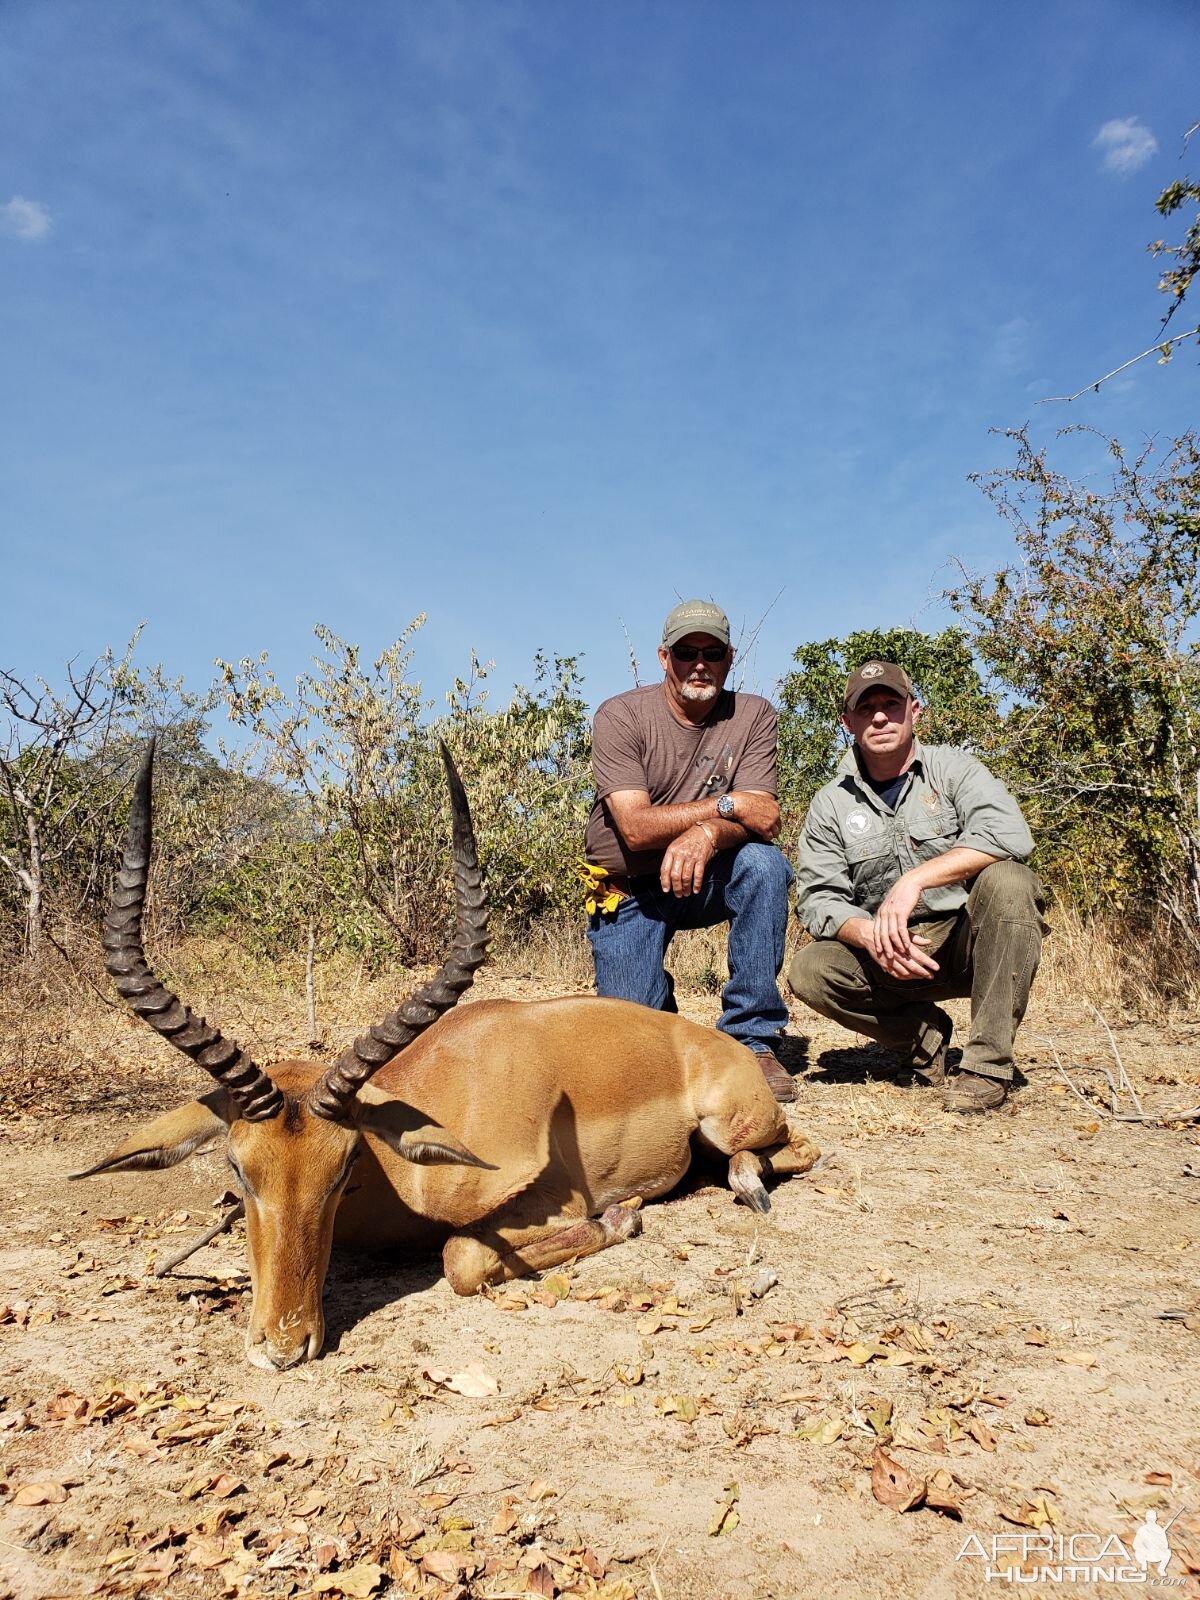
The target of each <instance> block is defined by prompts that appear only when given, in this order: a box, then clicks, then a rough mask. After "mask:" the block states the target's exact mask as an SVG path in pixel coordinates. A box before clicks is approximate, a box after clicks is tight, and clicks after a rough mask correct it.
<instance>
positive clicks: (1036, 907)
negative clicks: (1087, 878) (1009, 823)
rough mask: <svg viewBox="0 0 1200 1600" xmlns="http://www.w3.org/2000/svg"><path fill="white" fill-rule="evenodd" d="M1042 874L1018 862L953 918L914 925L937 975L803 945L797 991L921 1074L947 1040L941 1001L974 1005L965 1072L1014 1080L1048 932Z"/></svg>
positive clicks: (1002, 865) (996, 872)
mask: <svg viewBox="0 0 1200 1600" xmlns="http://www.w3.org/2000/svg"><path fill="white" fill-rule="evenodd" d="M1044 910H1045V900H1044V897H1043V893H1042V885H1041V882H1040V881H1039V879H1038V877H1037V875H1036V874H1035V873H1033V872H1031V871H1030V869H1029V868H1028V867H1024V866H1022V865H1021V864H1020V863H1019V862H1016V861H997V862H994V863H993V864H992V866H990V867H985V868H984V869H983V871H982V872H981V873H980V874H979V876H978V877H977V878H976V879H975V881H974V883H973V884H972V885H971V891H970V893H969V894H968V896H967V903H966V905H965V906H964V907H963V909H962V910H961V911H959V912H958V914H957V915H956V916H953V917H947V918H944V919H942V920H939V921H936V922H922V923H921V924H920V925H919V926H917V925H914V929H913V931H914V932H917V933H921V934H923V935H924V936H925V938H927V939H928V940H929V941H930V946H929V948H930V952H931V954H932V955H933V957H934V959H935V960H936V961H937V963H938V965H939V967H940V968H941V970H940V971H939V972H938V973H937V975H936V976H935V977H932V978H922V979H912V980H909V979H904V978H893V977H890V976H889V975H888V974H887V973H886V972H884V970H883V968H882V967H880V966H879V965H878V964H877V963H876V962H875V961H874V960H873V959H872V958H871V957H870V956H869V955H868V954H867V953H866V951H865V950H856V949H853V948H852V947H851V946H850V945H845V944H842V943H841V942H840V941H839V940H837V939H817V940H815V941H814V942H813V943H812V944H809V945H805V947H804V948H803V949H802V950H800V951H799V952H798V953H797V954H796V956H795V958H794V959H793V961H792V964H791V967H790V968H789V969H788V984H789V986H790V988H791V990H792V993H793V994H794V995H796V996H797V997H798V998H799V999H801V1000H803V1001H804V1002H805V1004H806V1005H809V1006H811V1007H812V1009H813V1010H814V1011H816V1012H819V1013H820V1015H821V1016H823V1017H832V1018H833V1020H834V1021H835V1022H840V1023H842V1024H843V1026H845V1027H847V1028H852V1029H853V1030H854V1032H855V1033H862V1034H865V1035H866V1036H867V1038H868V1039H875V1040H877V1041H878V1043H880V1044H882V1045H886V1046H887V1048H888V1049H889V1050H894V1051H895V1052H896V1054H897V1055H899V1056H901V1057H902V1058H903V1059H904V1060H905V1062H906V1063H908V1064H909V1065H912V1066H916V1067H920V1066H922V1065H924V1064H925V1063H926V1062H927V1061H929V1059H930V1058H931V1057H932V1055H933V1054H934V1052H935V1051H936V1049H937V1046H938V1044H939V1042H940V1039H941V1034H942V1029H943V1024H944V1022H945V1013H944V1012H943V1011H941V1010H939V1008H938V1006H937V1001H939V1000H954V999H966V998H967V997H968V996H969V997H970V1000H971V1036H970V1038H969V1039H968V1040H967V1044H966V1048H965V1049H964V1051H963V1059H962V1067H963V1071H965V1072H977V1073H979V1074H980V1075H981V1076H983V1077H987V1078H1000V1079H1002V1080H1003V1081H1004V1082H1006V1083H1007V1082H1009V1081H1010V1080H1011V1079H1012V1075H1013V1036H1014V1035H1015V1033H1016V1031H1017V1028H1018V1026H1019V1025H1020V1022H1021V1018H1022V1017H1023V1016H1024V1015H1025V1007H1026V1006H1027V1005H1028V1004H1029V990H1030V987H1031V985H1032V983H1033V977H1034V973H1036V971H1037V968H1038V959H1039V957H1040V955H1041V951H1042V937H1043V935H1044V933H1045V932H1046V931H1047V929H1046V923H1045V920H1044V918H1043V916H1042V913H1043V911H1044Z"/></svg>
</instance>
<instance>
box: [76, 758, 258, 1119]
mask: <svg viewBox="0 0 1200 1600" xmlns="http://www.w3.org/2000/svg"><path fill="white" fill-rule="evenodd" d="M154 745H155V740H154V739H151V740H150V743H149V744H148V745H147V747H146V753H145V755H143V757H142V761H141V765H140V766H139V767H138V775H137V782H136V783H135V784H134V787H133V805H132V806H131V807H130V811H129V828H128V830H127V831H126V834H125V843H124V846H123V847H122V851H121V870H120V872H119V873H118V874H117V881H116V884H115V885H114V887H113V896H112V901H111V903H110V904H109V908H108V915H107V916H106V917H105V919H104V934H103V938H102V943H103V945H104V965H105V966H106V967H107V969H108V972H109V975H110V976H111V978H112V980H113V982H114V983H115V985H116V987H117V992H118V993H119V994H120V995H122V996H123V998H124V999H126V1000H127V1001H128V1002H129V1004H130V1005H131V1006H132V1007H133V1009H134V1010H135V1011H136V1012H137V1014H138V1016H139V1017H142V1018H143V1019H144V1020H145V1021H146V1022H148V1023H149V1024H150V1026H151V1027H152V1028H154V1029H155V1030H156V1031H157V1032H159V1033H161V1034H162V1036H163V1038H164V1039H169V1040H170V1041H171V1043H172V1044H173V1045H174V1046H175V1048H176V1049H177V1050H182V1051H183V1053H184V1055H186V1056H191V1058H192V1060H193V1061H195V1062H196V1063H197V1065H198V1066H201V1067H203V1068H204V1070H205V1072H209V1073H211V1074H212V1076H213V1077H214V1078H215V1079H216V1080H217V1082H218V1083H219V1084H220V1085H221V1086H222V1088H224V1089H227V1090H228V1091H229V1093H230V1094H231V1095H232V1096H233V1098H234V1099H235V1100H236V1101H237V1104H238V1107H239V1109H240V1110H241V1113H242V1115H243V1116H244V1117H246V1118H248V1119H249V1120H250V1121H251V1122H261V1121H262V1120H263V1119H264V1118H266V1117H274V1116H277V1115H278V1114H279V1112H280V1111H281V1110H282V1109H283V1095H282V1094H281V1093H280V1091H279V1090H278V1089H277V1088H276V1087H275V1085H274V1084H273V1083H272V1082H271V1080H270V1078H268V1077H267V1075H266V1073H265V1072H263V1071H262V1070H261V1069H260V1068H259V1067H256V1066H255V1064H254V1062H253V1061H251V1060H250V1058H249V1056H248V1055H246V1054H245V1052H244V1051H243V1050H241V1049H240V1048H239V1047H238V1046H237V1045H236V1044H235V1043H234V1042H233V1040H232V1039H226V1038H224V1037H223V1035H222V1034H221V1032H220V1030H219V1029H217V1028H211V1027H209V1025H208V1023H207V1022H205V1020H204V1018H203V1017H197V1016H194V1015H193V1014H192V1012H191V1011H190V1010H189V1009H188V1007H187V1006H185V1005H183V1004H181V1002H180V1001H179V1000H177V999H176V997H175V996H174V995H173V994H172V993H171V991H170V990H169V989H168V988H166V987H165V986H164V985H163V984H161V983H160V982H159V981H158V979H157V978H156V977H155V975H154V973H153V971H152V970H151V968H150V965H149V963H148V962H147V960H146V953H145V950H144V949H143V948H142V909H143V907H144V905H145V903H146V879H147V877H148V875H149V867H150V832H151V827H150V824H151V801H150V787H151V774H152V773H153V770H154Z"/></svg>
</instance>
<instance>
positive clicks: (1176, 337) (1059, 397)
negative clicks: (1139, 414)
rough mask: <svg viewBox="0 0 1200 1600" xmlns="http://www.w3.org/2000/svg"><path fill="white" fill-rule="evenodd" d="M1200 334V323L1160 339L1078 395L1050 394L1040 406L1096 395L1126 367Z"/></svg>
mask: <svg viewBox="0 0 1200 1600" xmlns="http://www.w3.org/2000/svg"><path fill="white" fill-rule="evenodd" d="M1198 333H1200V322H1198V323H1197V324H1196V326H1195V327H1194V328H1189V329H1188V331H1187V332H1186V333H1176V334H1173V335H1172V336H1171V338H1169V339H1160V340H1159V341H1158V343H1157V344H1152V345H1151V346H1150V348H1149V349H1148V350H1143V351H1142V353H1141V355H1139V356H1133V357H1131V358H1130V360H1128V361H1122V363H1121V365H1120V366H1119V367H1114V368H1113V369H1112V371H1111V372H1106V373H1105V374H1104V376H1103V377H1102V378H1097V379H1096V380H1095V382H1094V383H1087V384H1084V386H1083V388H1082V389H1080V390H1079V391H1078V393H1076V394H1050V395H1047V396H1046V398H1045V399H1044V400H1039V401H1038V405H1040V406H1051V405H1056V404H1058V402H1059V401H1062V402H1064V403H1065V404H1067V405H1070V403H1071V401H1072V400H1079V399H1082V397H1083V396H1084V395H1085V394H1094V393H1095V391H1096V390H1097V389H1099V387H1100V385H1101V384H1102V383H1107V382H1108V380H1109V379H1110V378H1115V377H1116V376H1117V374H1118V373H1119V372H1124V371H1125V369H1126V367H1134V366H1136V365H1137V363H1138V362H1139V361H1144V360H1145V359H1146V357H1147V356H1152V355H1153V354H1154V352H1155V351H1156V350H1166V349H1167V347H1168V346H1169V345H1173V344H1181V343H1182V342H1183V340H1184V339H1190V338H1192V337H1193V335H1195V334H1198Z"/></svg>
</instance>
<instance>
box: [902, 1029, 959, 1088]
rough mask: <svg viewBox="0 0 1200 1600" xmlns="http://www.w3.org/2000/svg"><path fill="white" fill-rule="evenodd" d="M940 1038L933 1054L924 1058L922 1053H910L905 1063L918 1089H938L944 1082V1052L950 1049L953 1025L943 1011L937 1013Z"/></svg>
mask: <svg viewBox="0 0 1200 1600" xmlns="http://www.w3.org/2000/svg"><path fill="white" fill-rule="evenodd" d="M939 1017H940V1019H941V1020H940V1022H939V1027H940V1028H941V1030H942V1032H941V1038H940V1039H939V1040H938V1043H937V1044H936V1045H935V1046H934V1049H933V1054H932V1055H929V1056H926V1055H925V1053H924V1051H920V1052H918V1051H916V1050H914V1051H912V1052H911V1053H910V1055H909V1057H908V1060H907V1061H906V1062H905V1066H906V1067H907V1068H908V1070H909V1071H910V1072H911V1073H912V1077H913V1083H914V1084H916V1085H917V1087H918V1088H923V1089H938V1088H940V1087H941V1085H942V1084H943V1083H944V1082H945V1080H946V1051H947V1050H948V1049H949V1048H950V1035H951V1033H952V1032H953V1030H954V1024H953V1022H951V1020H950V1018H949V1017H948V1016H947V1015H946V1013H945V1012H944V1011H942V1012H939Z"/></svg>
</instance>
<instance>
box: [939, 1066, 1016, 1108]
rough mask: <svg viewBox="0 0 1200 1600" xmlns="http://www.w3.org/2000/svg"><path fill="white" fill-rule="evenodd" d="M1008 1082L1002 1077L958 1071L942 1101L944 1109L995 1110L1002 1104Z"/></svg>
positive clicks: (1006, 1092)
mask: <svg viewBox="0 0 1200 1600" xmlns="http://www.w3.org/2000/svg"><path fill="white" fill-rule="evenodd" d="M1007 1095H1008V1084H1007V1083H1005V1081H1004V1079H1003V1078H987V1077H984V1075H983V1074H982V1073H979V1072H960V1073H959V1075H958V1077H957V1078H955V1080H954V1082H953V1083H952V1084H951V1086H950V1088H949V1089H947V1090H946V1098H945V1099H944V1100H943V1101H942V1108H943V1110H945V1111H995V1109H996V1107H997V1106H1002V1105H1003V1104H1004V1101H1005V1098H1006V1097H1007Z"/></svg>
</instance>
